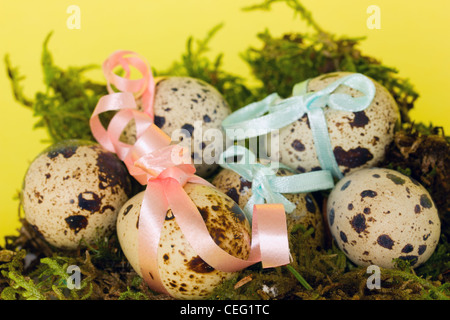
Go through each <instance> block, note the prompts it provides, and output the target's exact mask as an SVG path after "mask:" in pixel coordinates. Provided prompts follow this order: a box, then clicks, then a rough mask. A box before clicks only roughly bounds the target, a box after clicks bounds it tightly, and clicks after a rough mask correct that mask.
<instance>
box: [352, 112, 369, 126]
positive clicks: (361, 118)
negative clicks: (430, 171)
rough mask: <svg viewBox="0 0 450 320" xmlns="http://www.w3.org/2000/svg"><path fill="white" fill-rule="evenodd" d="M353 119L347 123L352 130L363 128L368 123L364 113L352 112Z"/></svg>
mask: <svg viewBox="0 0 450 320" xmlns="http://www.w3.org/2000/svg"><path fill="white" fill-rule="evenodd" d="M353 114H354V116H355V117H354V118H353V120H352V121H350V122H349V124H350V126H351V127H352V128H364V127H365V126H366V124H368V123H369V121H370V120H369V118H368V117H367V115H366V113H365V112H364V111H359V112H353Z"/></svg>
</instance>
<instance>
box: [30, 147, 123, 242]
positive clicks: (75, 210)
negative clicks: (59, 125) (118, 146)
mask: <svg viewBox="0 0 450 320" xmlns="http://www.w3.org/2000/svg"><path fill="white" fill-rule="evenodd" d="M130 192H131V183H130V178H129V175H128V172H127V170H126V168H125V166H124V165H123V164H122V162H121V161H120V160H119V159H118V158H117V157H116V155H115V154H113V153H111V152H109V151H106V150H105V149H103V148H102V147H101V146H100V145H98V144H95V143H92V142H87V141H81V140H67V141H63V142H60V143H57V144H55V145H53V146H51V147H50V148H48V149H46V150H45V151H44V152H42V153H41V154H40V155H39V156H37V157H36V158H35V159H34V160H33V162H32V163H31V165H30V167H29V168H28V170H27V173H26V175H25V179H24V184H23V189H22V198H23V209H24V212H25V218H26V220H27V221H28V222H29V223H30V224H31V225H33V226H34V228H35V229H36V230H37V231H38V232H39V233H40V234H41V235H42V236H43V238H44V239H45V240H46V241H47V242H48V243H49V244H51V245H53V246H56V247H58V248H61V249H75V248H77V247H78V245H79V244H80V241H81V239H82V238H83V239H84V240H85V241H86V242H87V243H92V242H93V241H95V240H96V239H97V238H98V237H99V236H107V235H109V234H111V233H112V232H113V231H114V230H115V224H116V219H117V214H118V212H119V210H120V208H121V207H122V205H123V204H124V203H125V201H127V200H128V196H129V194H130Z"/></svg>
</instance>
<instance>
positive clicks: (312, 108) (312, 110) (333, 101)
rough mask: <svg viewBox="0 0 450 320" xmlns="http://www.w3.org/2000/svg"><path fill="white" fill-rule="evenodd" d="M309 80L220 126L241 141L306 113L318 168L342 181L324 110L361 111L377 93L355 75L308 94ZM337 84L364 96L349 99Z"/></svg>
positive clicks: (245, 109) (238, 111) (250, 106)
mask: <svg viewBox="0 0 450 320" xmlns="http://www.w3.org/2000/svg"><path fill="white" fill-rule="evenodd" d="M308 81H309V80H306V81H304V82H301V83H298V84H297V85H295V86H294V88H293V96H292V97H290V98H286V99H281V98H280V97H279V95H278V94H277V93H273V94H271V95H269V96H267V97H266V98H264V99H263V100H261V101H258V102H254V103H251V104H249V105H247V106H245V107H243V108H241V109H239V110H237V111H235V112H234V113H232V114H231V115H229V116H228V117H227V118H226V119H225V120H224V121H223V122H222V127H223V129H224V130H225V133H226V135H228V136H229V137H230V138H231V139H234V140H243V139H247V138H253V137H257V136H261V135H265V134H268V133H270V132H271V131H273V130H277V129H280V128H283V127H285V126H287V125H289V124H291V123H293V122H294V121H296V120H297V119H299V118H301V117H302V116H303V115H304V114H307V116H308V119H309V124H310V127H311V131H312V134H313V138H314V145H315V147H316V153H317V157H318V160H319V163H320V166H321V167H322V169H325V170H329V171H331V173H332V174H333V176H335V177H336V178H338V179H341V178H342V177H343V174H342V172H341V171H340V170H339V166H338V164H337V162H336V158H335V156H334V153H333V150H332V146H331V141H330V137H329V134H328V125H327V121H326V118H325V114H324V108H325V107H329V108H331V109H335V110H341V111H348V112H358V111H362V110H364V109H366V108H367V107H368V106H369V105H370V104H371V102H372V100H373V98H374V96H375V92H376V89H375V85H374V84H373V82H372V80H370V79H369V78H368V77H366V76H364V75H362V74H359V73H355V74H351V75H349V76H346V77H342V78H340V79H338V80H336V81H335V82H333V83H331V84H330V85H328V86H327V87H325V88H324V89H322V90H319V91H317V92H307V86H308ZM340 85H345V86H348V87H350V88H353V89H356V90H358V91H360V92H361V93H362V94H363V95H362V96H360V97H352V96H350V95H348V94H343V93H335V92H334V91H335V90H336V89H337V88H338V87H339V86H340ZM242 129H244V130H242Z"/></svg>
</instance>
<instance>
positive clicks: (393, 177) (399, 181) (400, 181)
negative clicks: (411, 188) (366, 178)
mask: <svg viewBox="0 0 450 320" xmlns="http://www.w3.org/2000/svg"><path fill="white" fill-rule="evenodd" d="M386 177H387V178H388V179H389V180H391V181H392V182H394V183H395V184H399V185H404V184H405V179H402V178H400V177H399V176H397V175H395V174H392V173H388V174H387V175H386Z"/></svg>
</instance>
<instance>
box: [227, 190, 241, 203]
mask: <svg viewBox="0 0 450 320" xmlns="http://www.w3.org/2000/svg"><path fill="white" fill-rule="evenodd" d="M225 194H226V195H227V196H229V197H230V198H231V199H233V200H234V202H236V203H239V193H238V192H237V190H236V188H231V189H230V190H228V191H227V192H225Z"/></svg>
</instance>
